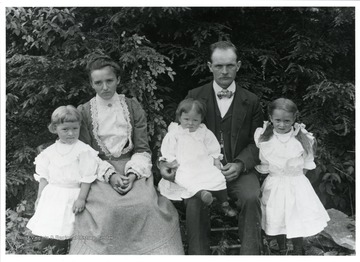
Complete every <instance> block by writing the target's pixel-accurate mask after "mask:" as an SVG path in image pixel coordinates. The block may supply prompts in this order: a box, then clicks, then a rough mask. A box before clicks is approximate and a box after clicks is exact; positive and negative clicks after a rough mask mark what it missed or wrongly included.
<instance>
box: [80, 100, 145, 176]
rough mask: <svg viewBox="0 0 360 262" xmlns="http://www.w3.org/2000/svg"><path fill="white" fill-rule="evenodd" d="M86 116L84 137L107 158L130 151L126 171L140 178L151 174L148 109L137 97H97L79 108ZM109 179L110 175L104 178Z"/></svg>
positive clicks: (83, 139) (81, 136)
mask: <svg viewBox="0 0 360 262" xmlns="http://www.w3.org/2000/svg"><path fill="white" fill-rule="evenodd" d="M78 109H79V111H80V113H81V114H82V116H83V122H84V123H83V125H82V126H81V131H80V139H81V140H82V141H84V142H85V143H88V144H89V145H91V146H92V147H93V148H95V149H96V150H99V151H100V154H101V156H102V158H103V159H106V160H117V159H120V158H122V157H124V155H127V154H130V155H131V157H130V160H129V161H128V162H127V163H126V165H125V170H124V171H125V174H126V173H129V172H134V173H135V174H136V175H137V176H138V177H139V178H140V177H149V176H150V175H151V167H152V164H151V154H150V153H151V151H150V149H149V145H148V138H147V124H146V116H145V112H144V110H143V109H142V108H141V106H140V104H139V103H138V102H137V101H136V100H135V99H128V98H126V97H125V96H124V95H122V94H120V95H119V94H117V93H115V95H114V96H113V97H112V98H111V99H109V100H104V99H102V98H101V97H100V96H98V95H97V96H95V97H94V98H92V99H91V100H90V101H89V102H88V103H86V104H84V105H80V106H79V107H78ZM104 178H105V180H106V181H108V177H107V176H105V177H104Z"/></svg>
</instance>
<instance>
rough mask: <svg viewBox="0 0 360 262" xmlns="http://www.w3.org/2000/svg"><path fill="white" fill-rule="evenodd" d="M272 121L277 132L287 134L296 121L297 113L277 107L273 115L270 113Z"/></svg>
mask: <svg viewBox="0 0 360 262" xmlns="http://www.w3.org/2000/svg"><path fill="white" fill-rule="evenodd" d="M270 121H271V123H272V124H273V126H274V130H275V131H276V132H278V133H279V134H286V133H288V132H290V130H291V127H292V125H293V124H294V122H295V115H294V113H291V112H287V111H285V110H282V109H275V110H274V111H273V113H272V115H270Z"/></svg>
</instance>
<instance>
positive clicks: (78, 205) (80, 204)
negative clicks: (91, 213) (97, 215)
mask: <svg viewBox="0 0 360 262" xmlns="http://www.w3.org/2000/svg"><path fill="white" fill-rule="evenodd" d="M84 209H85V199H77V200H76V201H75V203H74V205H73V208H72V210H73V213H75V215H76V214H79V213H81V212H82V211H84Z"/></svg>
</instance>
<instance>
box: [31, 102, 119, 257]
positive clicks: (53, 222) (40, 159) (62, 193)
mask: <svg viewBox="0 0 360 262" xmlns="http://www.w3.org/2000/svg"><path fill="white" fill-rule="evenodd" d="M80 123H81V115H80V113H79V112H78V111H77V109H76V108H75V107H73V106H70V105H68V106H60V107H59V108H57V109H56V110H55V111H54V112H53V114H52V116H51V123H50V125H49V130H50V132H51V133H54V134H57V135H58V137H59V139H58V140H57V141H56V142H55V143H54V144H52V145H51V146H49V147H48V148H46V149H45V150H43V151H42V152H41V153H40V154H39V155H38V156H37V157H36V158H35V162H34V163H35V165H36V168H35V170H36V174H35V175H34V177H35V180H37V181H38V182H39V190H38V196H37V199H36V202H35V210H36V211H35V214H34V215H33V217H32V218H31V219H30V220H29V222H28V224H27V227H28V228H29V229H30V230H31V231H32V233H33V234H34V235H38V236H41V237H42V241H41V245H40V248H41V249H42V250H45V248H46V247H47V246H49V245H50V246H55V248H54V250H53V252H55V253H61V254H66V253H67V249H68V245H69V239H70V238H71V237H72V234H73V229H74V222H75V215H76V214H78V213H80V212H82V211H83V210H84V209H85V203H86V198H87V195H88V192H89V189H90V184H91V183H92V182H93V181H94V180H95V179H97V178H98V176H99V179H100V180H103V178H102V177H101V175H104V174H107V175H109V174H112V173H115V172H114V168H113V167H112V166H111V165H110V164H109V163H107V162H105V161H102V160H101V159H100V158H98V156H97V155H98V153H97V151H95V150H93V149H92V148H91V147H90V146H88V145H86V144H84V143H83V142H81V141H79V140H78V138H79V131H80Z"/></svg>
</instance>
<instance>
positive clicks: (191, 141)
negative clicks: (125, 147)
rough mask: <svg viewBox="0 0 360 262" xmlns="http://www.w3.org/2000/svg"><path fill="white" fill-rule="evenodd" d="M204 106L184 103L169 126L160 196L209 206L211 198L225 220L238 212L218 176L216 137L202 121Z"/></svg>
mask: <svg viewBox="0 0 360 262" xmlns="http://www.w3.org/2000/svg"><path fill="white" fill-rule="evenodd" d="M205 111H206V109H205V105H204V104H202V103H201V102H200V101H197V100H194V99H185V100H183V101H182V102H181V103H180V104H179V106H178V108H177V110H176V116H177V121H178V122H179V123H180V124H178V123H171V124H170V125H169V128H168V133H167V134H166V136H165V137H164V139H163V142H162V145H161V154H162V157H161V158H160V161H164V162H165V163H166V164H167V167H168V177H167V178H166V179H164V178H163V179H161V180H160V182H159V185H158V187H159V190H160V193H161V194H162V195H164V196H166V197H167V198H169V199H171V200H182V199H187V198H191V197H193V196H195V197H199V198H201V200H202V201H203V202H204V203H205V204H206V205H210V204H211V203H212V201H213V196H212V194H214V195H215V196H216V198H217V199H218V200H219V202H220V203H221V207H222V210H223V211H224V213H225V214H226V215H228V216H236V214H237V212H236V211H235V210H234V209H233V208H232V207H231V206H230V205H229V202H228V195H227V189H226V181H225V177H224V175H223V174H222V173H221V170H220V168H221V162H220V161H221V160H222V154H221V153H220V144H219V142H218V141H217V139H216V137H215V135H214V134H213V133H212V132H211V131H210V130H209V129H207V128H206V126H205V124H203V123H202V120H203V118H204V116H205Z"/></svg>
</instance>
